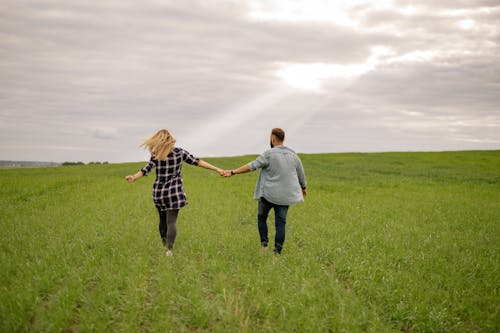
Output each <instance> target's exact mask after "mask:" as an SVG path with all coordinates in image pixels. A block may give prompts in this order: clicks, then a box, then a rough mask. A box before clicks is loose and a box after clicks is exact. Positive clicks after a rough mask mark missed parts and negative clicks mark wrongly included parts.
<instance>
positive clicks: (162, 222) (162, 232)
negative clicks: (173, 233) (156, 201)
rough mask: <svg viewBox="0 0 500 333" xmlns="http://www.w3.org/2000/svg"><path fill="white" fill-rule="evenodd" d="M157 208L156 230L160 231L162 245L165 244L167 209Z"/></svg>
mask: <svg viewBox="0 0 500 333" xmlns="http://www.w3.org/2000/svg"><path fill="white" fill-rule="evenodd" d="M156 209H158V215H159V216H160V223H158V230H159V231H160V237H161V241H162V242H163V245H165V246H167V211H166V210H160V208H158V207H156Z"/></svg>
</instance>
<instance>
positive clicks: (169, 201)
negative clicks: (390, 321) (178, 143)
mask: <svg viewBox="0 0 500 333" xmlns="http://www.w3.org/2000/svg"><path fill="white" fill-rule="evenodd" d="M198 161H199V159H198V158H196V157H194V156H193V155H191V154H190V153H189V152H188V151H186V150H184V149H182V148H177V147H176V148H174V150H172V152H171V153H170V154H168V156H167V158H166V159H165V160H156V159H154V158H153V157H151V159H150V160H149V163H148V164H146V165H145V166H144V168H142V169H141V171H142V174H143V175H144V176H146V175H147V174H148V173H150V172H151V170H152V169H153V168H154V167H156V180H155V182H154V184H153V202H154V204H155V206H156V207H158V208H159V209H160V210H172V209H180V208H182V207H184V206H185V205H187V198H186V193H184V188H183V186H182V174H181V169H182V162H186V163H188V164H192V165H198Z"/></svg>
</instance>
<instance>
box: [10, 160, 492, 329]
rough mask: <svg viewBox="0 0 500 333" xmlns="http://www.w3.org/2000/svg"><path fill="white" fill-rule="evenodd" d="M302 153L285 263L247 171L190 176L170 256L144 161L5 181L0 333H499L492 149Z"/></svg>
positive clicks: (187, 169) (18, 172) (20, 173)
mask: <svg viewBox="0 0 500 333" xmlns="http://www.w3.org/2000/svg"><path fill="white" fill-rule="evenodd" d="M254 157H255V156H244V157H233V158H217V159H216V158H213V159H207V160H208V161H210V162H211V163H213V164H216V165H218V166H220V167H223V168H234V167H237V166H239V165H241V164H244V163H246V162H248V161H250V160H252V159H253V158H254ZM301 158H302V161H303V164H304V167H305V169H306V175H307V177H308V191H309V194H308V197H307V199H306V202H305V203H303V204H300V205H298V206H294V207H292V208H291V209H290V210H289V216H288V223H287V239H286V242H285V247H284V252H283V255H282V256H280V257H276V256H274V255H272V254H271V253H269V254H262V253H261V252H260V246H259V238H258V232H257V226H256V209H257V205H256V202H255V201H254V200H253V199H252V194H253V189H254V185H255V180H256V177H257V174H256V173H251V174H245V175H238V176H235V177H232V178H230V179H221V178H220V177H219V176H218V175H216V174H215V173H210V172H209V171H206V170H202V169H199V168H195V167H191V166H189V165H185V166H184V169H183V170H184V180H185V188H186V191H187V193H188V198H189V205H188V206H187V207H185V208H183V209H182V210H181V212H180V214H179V220H178V237H177V240H176V244H175V255H174V257H170V258H168V257H166V256H164V252H163V249H162V245H161V241H160V239H159V236H158V231H157V213H156V211H155V209H154V206H153V204H152V202H151V198H150V192H151V183H152V181H153V180H154V176H150V177H148V178H143V179H141V180H139V181H138V182H136V183H134V184H127V183H126V182H125V181H124V179H123V177H124V176H125V175H127V174H130V173H132V172H134V171H135V170H137V169H139V168H140V167H141V166H142V165H143V163H130V164H109V165H87V166H67V167H58V168H43V169H10V170H6V169H4V170H0V188H1V194H0V198H1V201H0V235H1V238H0V249H1V251H0V267H1V270H0V298H1V300H2V301H1V302H0V331H1V332H33V331H36V332H88V331H92V332H109V331H113V332H277V331H283V332H294V331H295V332H306V331H316V332H396V331H405V332H495V331H496V332H498V331H500V325H499V321H500V320H499V306H500V301H499V285H500V281H499V276H500V272H499V266H500V261H499V259H500V258H499V254H500V249H499V244H500V230H499V229H500V227H499V218H500V151H481V152H443V153H383V154H324V155H301ZM270 219H271V220H270V222H272V216H271V217H270ZM271 226H272V223H271ZM270 232H271V235H270V236H271V237H273V236H274V228H273V227H271V228H270Z"/></svg>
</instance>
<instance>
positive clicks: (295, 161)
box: [223, 128, 307, 254]
mask: <svg viewBox="0 0 500 333" xmlns="http://www.w3.org/2000/svg"><path fill="white" fill-rule="evenodd" d="M284 141H285V132H284V131H283V130H282V129H281V128H274V129H273V130H272V131H271V149H270V150H267V151H265V152H264V153H263V154H262V155H260V156H259V157H258V158H257V159H256V160H255V161H253V162H250V163H248V164H246V165H243V166H241V167H239V168H238V169H234V170H230V171H229V170H226V171H224V173H223V175H224V176H226V177H230V176H232V175H237V174H240V173H247V172H250V171H255V170H257V169H262V170H261V172H260V175H259V179H258V180H257V184H256V186H255V194H254V199H256V200H258V201H259V205H258V216H257V218H258V226H259V234H260V242H261V245H262V248H263V249H264V250H267V248H268V243H269V239H268V232H267V216H268V214H269V211H270V210H271V208H273V209H274V216H275V225H276V235H275V239H274V252H275V253H277V254H281V251H282V249H283V243H284V242H285V226H286V215H287V212H288V207H289V206H291V205H294V204H297V203H299V202H302V201H304V197H305V196H306V194H307V192H306V177H305V175H304V168H303V166H302V162H301V161H300V158H299V157H298V156H297V154H296V153H295V152H294V151H293V150H292V149H290V148H288V147H285V146H284V145H283V142H284Z"/></svg>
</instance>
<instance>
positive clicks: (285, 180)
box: [248, 146, 306, 206]
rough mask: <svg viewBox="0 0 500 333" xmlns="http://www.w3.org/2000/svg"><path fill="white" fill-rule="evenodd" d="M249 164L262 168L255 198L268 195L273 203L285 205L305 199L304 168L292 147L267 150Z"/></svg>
mask: <svg viewBox="0 0 500 333" xmlns="http://www.w3.org/2000/svg"><path fill="white" fill-rule="evenodd" d="M248 166H249V167H250V170H252V171H255V170H257V169H262V170H261V171H260V174H259V179H258V180H257V184H256V186H255V193H254V199H256V200H259V199H260V198H261V197H264V198H265V199H266V200H267V201H269V202H272V203H274V204H277V205H283V206H290V205H294V204H297V203H299V202H302V201H304V197H303V195H302V188H305V187H306V177H305V174H304V167H303V166H302V162H301V161H300V158H299V157H298V156H297V154H296V153H295V152H294V151H293V150H292V149H290V148H288V147H285V146H278V147H274V148H272V149H269V150H266V151H265V152H264V153H263V154H262V155H260V156H259V157H257V159H256V160H255V161H252V162H250V163H248Z"/></svg>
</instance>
